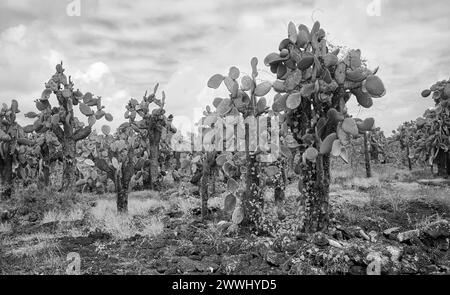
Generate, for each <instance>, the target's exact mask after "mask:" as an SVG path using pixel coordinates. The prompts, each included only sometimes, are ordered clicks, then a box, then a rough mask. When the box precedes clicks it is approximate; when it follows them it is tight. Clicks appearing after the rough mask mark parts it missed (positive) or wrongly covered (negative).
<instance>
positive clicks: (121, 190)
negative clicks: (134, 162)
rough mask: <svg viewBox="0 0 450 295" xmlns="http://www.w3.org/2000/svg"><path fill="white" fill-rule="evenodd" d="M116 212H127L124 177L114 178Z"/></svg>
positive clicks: (126, 188) (126, 191) (126, 186)
mask: <svg viewBox="0 0 450 295" xmlns="http://www.w3.org/2000/svg"><path fill="white" fill-rule="evenodd" d="M116 192H117V212H119V213H127V212H128V183H126V181H124V179H123V178H122V179H117V180H116Z"/></svg>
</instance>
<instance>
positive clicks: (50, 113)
mask: <svg viewBox="0 0 450 295" xmlns="http://www.w3.org/2000/svg"><path fill="white" fill-rule="evenodd" d="M64 72H65V70H64V68H63V65H62V62H61V63H60V64H58V65H56V73H55V74H54V75H53V76H52V77H51V79H50V80H49V81H48V83H46V84H45V89H44V91H43V92H42V95H41V98H39V99H37V100H36V101H35V104H36V108H37V110H38V111H39V113H34V112H30V113H28V114H26V115H25V116H26V117H27V118H30V119H36V120H35V121H34V123H33V124H32V125H28V126H26V127H25V128H24V130H25V132H27V133H31V132H36V133H38V134H44V133H46V132H47V131H51V132H52V133H53V134H54V135H55V136H56V139H57V140H58V142H59V143H60V145H61V150H62V159H63V189H68V188H72V187H73V186H74V184H75V182H76V179H75V171H76V143H77V142H78V141H80V140H83V139H85V138H86V137H88V136H89V134H91V132H92V127H93V125H94V124H95V123H96V121H97V120H100V119H102V118H103V117H104V118H105V119H106V120H107V121H112V120H113V117H112V115H111V114H109V113H106V112H105V111H104V108H105V107H104V106H102V104H101V97H96V98H95V97H94V96H93V95H92V93H90V92H87V93H85V94H83V93H81V92H80V90H75V89H74V83H73V82H72V80H71V78H70V77H69V78H67V76H66V75H65V74H64ZM52 94H54V95H55V96H56V99H57V103H58V104H57V105H58V106H55V107H52V105H51V103H50V97H51V95H52ZM75 106H78V107H79V109H80V112H81V113H82V114H83V115H84V116H86V117H87V118H88V125H87V126H85V124H84V123H82V122H80V121H79V120H78V118H77V117H75V115H74V107H75ZM92 108H96V111H94V110H93V109H92Z"/></svg>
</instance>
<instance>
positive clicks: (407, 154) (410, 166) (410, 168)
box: [406, 143, 412, 171]
mask: <svg viewBox="0 0 450 295" xmlns="http://www.w3.org/2000/svg"><path fill="white" fill-rule="evenodd" d="M406 158H407V159H408V168H409V171H411V170H412V165H411V158H410V157H409V143H406Z"/></svg>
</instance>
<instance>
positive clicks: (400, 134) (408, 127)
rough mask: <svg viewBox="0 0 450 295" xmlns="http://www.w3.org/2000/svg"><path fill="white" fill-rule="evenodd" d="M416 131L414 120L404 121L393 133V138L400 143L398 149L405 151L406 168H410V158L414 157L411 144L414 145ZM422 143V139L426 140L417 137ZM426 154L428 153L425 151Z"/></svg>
mask: <svg viewBox="0 0 450 295" xmlns="http://www.w3.org/2000/svg"><path fill="white" fill-rule="evenodd" d="M416 132H417V126H416V122H414V121H411V122H404V123H403V124H402V125H400V126H399V127H398V128H397V130H396V132H395V133H394V136H393V139H394V140H396V141H398V142H399V143H400V149H401V150H403V151H405V152H406V159H407V162H408V168H409V170H412V162H411V159H414V157H415V155H414V154H415V153H414V151H413V148H412V147H413V145H414V134H415V133H416ZM419 140H420V142H419V143H422V140H425V141H426V138H423V139H422V140H421V139H419ZM427 154H428V153H427Z"/></svg>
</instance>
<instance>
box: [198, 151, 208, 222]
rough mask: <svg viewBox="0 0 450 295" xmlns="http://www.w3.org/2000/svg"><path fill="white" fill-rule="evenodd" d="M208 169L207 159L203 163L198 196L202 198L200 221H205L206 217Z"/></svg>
mask: <svg viewBox="0 0 450 295" xmlns="http://www.w3.org/2000/svg"><path fill="white" fill-rule="evenodd" d="M209 176H210V168H209V164H208V161H207V159H205V160H204V161H203V169H202V179H201V185H200V196H201V198H202V220H203V221H205V220H206V218H207V216H208V198H209V195H208V180H209Z"/></svg>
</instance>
